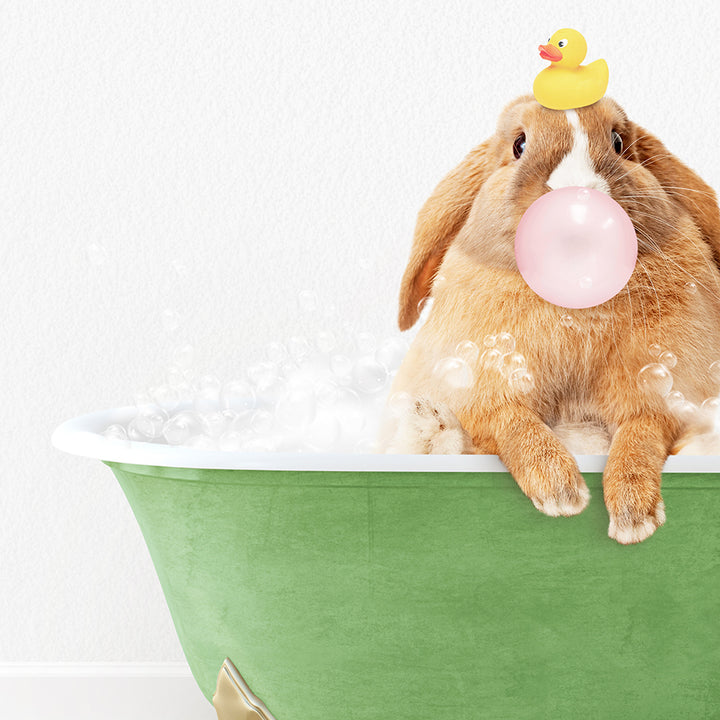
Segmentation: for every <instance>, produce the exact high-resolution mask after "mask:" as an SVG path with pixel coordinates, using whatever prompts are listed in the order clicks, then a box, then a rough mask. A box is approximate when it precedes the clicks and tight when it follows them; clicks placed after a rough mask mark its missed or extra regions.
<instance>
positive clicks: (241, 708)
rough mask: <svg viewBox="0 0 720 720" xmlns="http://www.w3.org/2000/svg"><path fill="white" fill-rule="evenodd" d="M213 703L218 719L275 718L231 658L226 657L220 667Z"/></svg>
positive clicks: (262, 719)
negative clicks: (251, 688) (254, 693)
mask: <svg viewBox="0 0 720 720" xmlns="http://www.w3.org/2000/svg"><path fill="white" fill-rule="evenodd" d="M213 705H214V706H215V711H216V712H217V716H218V720H275V718H274V717H273V716H272V715H271V714H270V711H269V710H268V709H267V708H266V707H265V705H264V704H263V702H262V700H260V699H258V698H256V697H255V695H253V693H252V690H250V688H249V687H248V686H247V683H246V682H245V681H244V680H243V678H242V675H240V673H239V672H238V671H237V668H236V667H235V666H234V665H233V664H232V662H231V661H230V659H229V658H225V662H224V663H223V665H222V667H221V668H220V674H219V675H218V681H217V688H216V690H215V694H214V695H213Z"/></svg>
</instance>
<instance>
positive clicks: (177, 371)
mask: <svg viewBox="0 0 720 720" xmlns="http://www.w3.org/2000/svg"><path fill="white" fill-rule="evenodd" d="M165 379H166V380H167V384H168V385H169V386H170V387H171V388H175V389H177V388H178V387H179V386H181V385H184V384H185V382H186V381H187V380H186V373H185V371H184V370H183V369H182V368H181V367H180V366H179V365H175V364H172V365H168V367H167V368H166V370H165Z"/></svg>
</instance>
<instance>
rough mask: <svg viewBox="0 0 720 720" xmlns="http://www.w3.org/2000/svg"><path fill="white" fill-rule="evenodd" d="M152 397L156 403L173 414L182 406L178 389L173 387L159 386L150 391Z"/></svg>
mask: <svg viewBox="0 0 720 720" xmlns="http://www.w3.org/2000/svg"><path fill="white" fill-rule="evenodd" d="M150 397H152V399H153V400H154V401H155V403H156V404H157V405H158V406H159V407H161V408H162V409H163V410H166V411H167V412H172V411H173V410H175V408H176V407H177V406H178V405H179V404H180V400H181V397H180V393H179V392H178V389H177V387H172V386H171V385H158V386H157V387H155V388H152V389H151V390H150Z"/></svg>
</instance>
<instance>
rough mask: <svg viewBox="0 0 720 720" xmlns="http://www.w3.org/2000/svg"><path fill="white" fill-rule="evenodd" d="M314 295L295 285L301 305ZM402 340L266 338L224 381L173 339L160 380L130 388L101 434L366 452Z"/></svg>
mask: <svg viewBox="0 0 720 720" xmlns="http://www.w3.org/2000/svg"><path fill="white" fill-rule="evenodd" d="M312 301H313V300H312V296H311V295H309V294H302V295H301V296H300V302H301V303H304V305H305V307H306V308H307V307H308V306H309V305H310V304H311V303H312ZM407 350H408V343H407V341H406V340H405V339H404V338H402V337H399V336H395V337H389V338H386V339H384V340H382V341H380V342H378V341H377V340H376V338H375V337H374V336H373V335H371V334H370V333H359V334H357V335H355V336H354V337H349V336H347V337H342V336H341V335H340V334H337V333H333V332H330V331H321V332H318V333H317V334H316V335H315V336H314V337H312V338H308V337H305V336H301V335H297V336H293V337H291V338H289V339H288V340H287V342H284V343H281V342H273V343H270V344H269V345H268V346H267V348H266V351H265V359H264V360H262V361H260V362H257V363H255V364H253V365H250V366H249V367H247V368H246V369H245V370H244V372H243V374H242V376H241V377H239V378H234V379H232V380H229V381H227V382H223V381H221V380H220V378H218V377H216V376H215V375H211V374H205V375H201V376H200V377H194V376H193V366H194V351H193V348H192V347H191V346H190V345H185V346H182V347H180V348H178V349H177V350H176V351H175V353H174V355H173V361H172V363H171V365H170V367H169V368H168V369H167V371H166V372H165V377H164V381H163V383H161V384H159V385H156V386H154V387H152V388H149V389H148V390H147V392H145V393H140V394H138V395H137V396H136V398H135V405H136V407H137V412H136V414H135V416H134V417H133V418H132V419H131V420H130V421H129V423H128V424H127V426H126V427H125V426H122V425H117V424H113V425H111V426H110V427H108V428H107V429H106V430H105V433H104V435H105V437H107V438H109V439H111V440H113V441H115V442H119V443H123V442H128V441H139V442H150V443H165V444H168V445H183V446H187V447H194V448H202V449H212V450H228V451H232V450H247V451H279V452H313V451H315V452H317V451H326V452H328V451H332V452H342V453H348V452H349V453H352V452H373V450H374V443H375V441H376V437H375V436H376V432H377V429H378V427H379V421H380V416H381V414H382V411H383V409H384V407H385V402H386V399H387V394H388V391H389V388H390V383H391V382H392V378H393V376H394V375H395V373H396V372H397V369H398V367H399V366H400V363H401V362H402V360H403V358H404V356H405V354H406V352H407Z"/></svg>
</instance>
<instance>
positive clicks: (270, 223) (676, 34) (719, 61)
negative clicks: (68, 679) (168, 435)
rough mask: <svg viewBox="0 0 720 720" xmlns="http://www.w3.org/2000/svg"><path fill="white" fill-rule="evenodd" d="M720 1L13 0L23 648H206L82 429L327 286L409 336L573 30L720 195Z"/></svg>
mask: <svg viewBox="0 0 720 720" xmlns="http://www.w3.org/2000/svg"><path fill="white" fill-rule="evenodd" d="M717 8H718V5H717V4H716V3H713V2H687V1H686V2H683V3H677V2H669V1H666V2H663V3H660V2H653V3H650V2H647V3H643V2H635V3H630V2H627V1H623V2H596V3H589V2H582V3H581V2H576V3H569V2H567V0H564V1H563V2H558V3H548V2H539V1H533V2H522V3H521V2H517V1H512V0H511V1H509V2H508V1H507V0H492V1H490V0H488V1H487V2H479V1H478V0H471V1H468V2H461V1H460V0H456V1H452V2H451V1H449V0H448V1H446V2H438V3H414V2H410V1H409V0H393V2H386V3H378V2H371V1H370V0H345V1H343V2H332V1H330V0H323V1H318V2H290V1H289V0H286V1H285V2H277V1H276V2H268V1H267V0H263V1H262V2H243V1H240V0H238V1H235V2H230V1H225V0H223V1H221V0H216V1H215V2H186V1H180V0H168V1H167V2H153V1H150V0H142V1H140V2H134V1H130V0H124V1H123V2H114V1H111V0H88V1H87V2H82V1H81V0H72V1H61V0H45V1H44V2H40V1H36V2H32V1H31V0H18V1H17V2H14V1H13V2H8V1H5V2H2V3H1V4H0V184H1V187H0V271H1V272H2V275H1V278H0V662H6V663H8V662H10V663H12V662H21V661H40V662H50V663H52V662H66V661H67V662H70V661H74V662H95V661H97V662H108V661H113V662H141V661H144V662H174V661H178V660H182V657H183V656H182V652H181V649H180V647H179V644H178V642H177V640H176V637H175V634H174V631H173V628H172V625H171V622H170V620H169V616H168V613H167V609H166V606H165V604H164V600H163V598H162V594H161V591H160V588H159V584H158V582H157V580H156V577H155V574H154V571H153V569H152V566H151V563H150V559H149V556H148V554H147V551H146V549H145V546H144V544H143V541H142V539H141V537H140V534H139V531H138V529H137V526H136V524H135V521H134V519H133V517H132V515H131V512H130V510H129V508H128V506H127V504H126V502H125V500H124V498H123V496H122V494H121V491H120V489H119V487H118V486H117V484H116V482H115V480H114V478H113V477H112V475H111V473H110V471H109V470H108V469H107V468H105V467H104V466H102V465H101V464H100V463H99V462H95V461H90V460H85V459H81V458H76V457H70V456H65V455H63V454H61V453H59V452H57V451H55V450H53V449H52V448H51V446H50V443H49V438H50V434H51V432H52V430H53V429H54V427H55V426H56V425H58V424H59V423H60V422H61V421H63V420H65V419H67V418H69V417H72V416H75V415H78V414H81V413H85V412H89V411H92V410H95V409H100V408H103V407H110V406H113V405H122V404H129V403H131V402H132V398H133V394H134V392H135V391H138V390H142V389H143V388H144V387H145V386H146V385H147V384H148V383H151V382H154V380H155V378H156V377H157V376H158V373H160V372H161V371H162V369H163V367H164V366H165V364H166V363H167V361H168V359H169V356H170V354H171V353H172V351H173V348H174V347H176V346H177V345H178V344H179V343H181V342H183V341H185V340H189V341H190V342H192V343H193V344H194V345H196V346H197V347H198V348H200V349H201V351H202V352H201V356H200V360H201V365H206V366H207V367H208V369H214V370H215V371H216V372H219V373H221V374H223V375H224V376H225V377H231V376H232V373H233V370H234V369H235V370H237V368H242V367H244V366H245V365H246V364H248V363H249V362H250V361H252V360H255V359H260V357H261V355H262V351H263V347H264V346H265V344H266V343H268V342H270V341H272V340H277V339H282V338H287V337H289V336H290V335H292V334H295V333H296V332H297V328H298V316H299V309H298V306H297V295H298V293H299V292H300V291H301V290H304V289H311V290H313V291H314V292H316V293H317V295H318V298H319V301H320V304H321V306H322V307H323V308H327V307H328V306H330V305H335V306H336V307H337V309H338V311H339V314H340V315H341V317H343V318H345V319H347V320H348V321H349V322H350V323H351V324H352V326H353V327H355V328H356V329H357V330H358V331H359V330H369V331H371V332H373V333H375V334H377V335H380V336H382V335H387V334H389V333H394V332H395V316H396V303H397V289H398V283H399V279H400V277H401V274H402V271H403V269H404V263H405V261H406V259H407V255H408V252H409V248H410V241H411V236H412V229H413V226H414V222H415V215H416V213H417V210H418V209H419V207H420V205H421V204H422V202H423V201H424V200H425V198H426V197H427V195H428V194H429V193H430V191H431V190H432V188H433V187H434V185H435V184H436V182H437V181H438V180H439V179H440V178H441V177H442V176H443V175H444V174H445V173H446V172H447V171H448V170H450V169H451V168H452V167H453V166H454V164H456V163H457V162H458V161H459V160H460V159H461V158H462V156H463V155H464V154H465V153H466V152H467V151H468V150H469V149H470V148H471V147H473V146H474V145H475V144H477V143H478V142H480V141H482V140H483V139H484V138H485V137H486V136H487V135H489V134H490V133H491V132H492V130H493V128H494V124H495V120H496V117H497V114H498V112H499V111H500V109H501V108H502V106H503V105H504V104H505V103H506V102H507V101H509V100H510V99H512V98H513V97H514V96H516V95H518V94H520V93H524V92H528V91H530V90H531V87H532V81H533V78H534V76H535V74H536V73H537V72H539V70H540V69H542V68H543V67H544V66H545V63H543V62H542V61H541V60H540V58H539V56H538V54H537V50H536V48H537V45H538V44H539V43H540V42H545V40H546V38H547V37H548V36H549V35H550V34H551V33H552V32H553V31H554V30H555V29H557V28H559V27H563V26H570V27H577V28H578V29H580V30H581V31H582V32H584V34H585V35H586V37H587V39H588V42H589V46H590V49H589V56H588V60H594V59H596V58H597V57H605V58H606V59H607V61H608V63H609V65H610V72H611V77H610V88H609V91H608V94H609V95H612V96H613V97H615V98H616V99H617V100H618V101H619V102H620V103H621V104H623V105H624V107H625V109H626V110H627V111H628V113H629V115H630V116H631V118H633V119H635V120H637V121H638V122H640V123H641V124H643V125H645V126H646V127H647V128H649V129H651V130H652V131H653V132H655V133H657V134H658V135H659V136H660V138H662V139H663V140H664V141H665V142H666V144H667V145H668V147H669V148H670V149H671V150H672V151H674V152H676V153H677V154H679V155H680V156H681V157H682V158H683V159H685V160H686V161H687V162H688V163H689V164H690V165H691V166H692V167H694V168H695V169H696V170H698V171H699V172H700V174H701V175H703V176H704V177H705V178H706V179H707V180H708V181H709V182H710V183H711V184H713V185H714V186H715V187H720V149H719V147H720V143H719V142H718V110H720V104H719V102H718V97H719V96H720V83H719V81H718V75H719V73H720V35H719V32H718V27H720V11H719V10H718V9H717ZM93 246H100V247H101V248H103V249H104V257H98V253H99V251H98V249H97V248H95V249H93ZM99 260H102V262H98V261H99ZM180 266H185V267H186V268H187V269H188V271H189V274H188V275H187V276H186V277H183V271H182V267H180ZM178 268H179V270H180V272H178ZM167 309H169V310H173V311H175V312H177V313H179V314H180V315H181V316H182V325H181V327H180V328H179V329H177V330H175V331H174V332H169V331H168V329H167V328H166V327H165V326H164V325H163V322H162V312H163V311H164V310H167ZM310 322H311V325H312V324H313V323H314V324H315V326H316V328H317V329H319V328H320V327H322V326H323V325H325V326H328V323H329V322H330V321H328V320H324V319H323V318H322V317H318V318H317V319H316V320H313V321H310ZM333 322H336V321H333ZM331 327H332V326H331Z"/></svg>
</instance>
